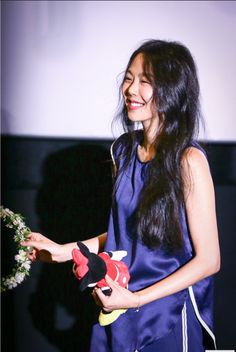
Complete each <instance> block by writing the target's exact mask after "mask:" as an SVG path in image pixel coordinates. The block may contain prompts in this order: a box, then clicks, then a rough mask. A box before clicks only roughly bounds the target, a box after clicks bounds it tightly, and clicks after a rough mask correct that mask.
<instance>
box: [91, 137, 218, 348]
mask: <svg viewBox="0 0 236 352" xmlns="http://www.w3.org/2000/svg"><path fill="white" fill-rule="evenodd" d="M126 138H127V134H123V135H122V136H121V137H119V138H118V139H117V140H116V141H115V142H114V143H113V145H112V148H111V152H112V158H113V161H115V164H116V167H117V172H118V174H119V171H120V170H121V168H122V166H123V162H124V160H123V158H122V152H123V150H124V148H125V146H124V145H125V139H126ZM139 144H140V132H136V140H135V145H134V153H133V157H132V160H131V162H130V163H129V165H128V166H127V168H126V169H125V172H124V173H123V174H122V177H121V178H120V182H119V183H118V187H117V191H116V196H115V202H114V205H113V206H112V209H111V214H110V219H109V226H108V234H107V240H106V244H105V249H104V250H105V251H109V250H110V251H114V250H126V251H127V256H126V257H124V258H123V259H122V261H124V262H125V263H126V264H127V266H128V268H129V272H130V277H131V279H130V282H129V287H128V288H129V290H130V291H139V290H142V289H144V288H145V287H148V286H150V285H153V284H154V283H156V282H158V281H159V280H161V279H163V278H165V277H166V276H168V275H170V274H171V273H173V272H174V271H176V270H177V269H178V268H180V267H181V266H183V265H184V264H185V263H187V262H188V261H189V260H190V259H191V258H192V256H193V248H192V245H191V240H190V235H189V230H188V226H187V220H186V214H185V211H184V209H183V211H182V219H181V220H182V226H183V234H184V246H183V248H182V249H181V250H179V251H176V252H174V254H173V252H172V253H169V252H167V250H166V249H163V248H161V247H160V248H158V249H149V248H148V247H146V246H145V245H143V243H142V242H141V241H140V239H139V238H138V236H137V234H136V232H135V220H134V212H135V209H136V208H137V204H138V202H139V196H140V192H141V190H142V187H143V184H144V180H145V169H146V167H148V162H141V161H140V160H139V158H138V155H137V147H138V145H139ZM192 145H193V146H195V147H197V148H200V147H199V146H198V144H197V143H196V142H193V144H192ZM186 302H188V304H189V302H191V305H192V306H193V308H194V312H195V314H196V316H197V319H198V320H199V321H200V323H201V325H202V327H203V329H204V330H205V331H206V332H207V333H208V334H209V335H210V337H211V340H213V345H215V337H214V334H213V332H212V328H213V317H212V312H213V306H212V304H213V280H212V277H208V278H205V279H203V280H201V281H199V282H198V283H196V284H194V285H193V286H191V287H189V288H188V289H185V290H182V291H180V292H177V293H175V294H172V295H169V296H166V297H164V298H161V299H158V300H155V301H154V302H151V303H148V304H146V305H144V306H142V307H141V308H140V310H139V311H138V312H137V310H136V309H128V310H127V312H126V313H125V314H122V315H121V316H120V317H119V318H118V319H117V320H116V321H115V322H113V323H112V324H110V325H108V326H106V327H101V326H100V325H99V324H96V325H95V326H94V327H93V332H92V338H91V347H90V351H91V352H131V351H132V352H133V351H141V350H142V349H144V348H145V347H146V346H149V345H151V344H152V343H154V342H155V341H158V340H159V339H161V338H163V337H165V336H168V334H169V333H170V332H171V331H172V330H173V329H174V327H175V326H176V324H177V322H178V321H179V320H180V317H181V314H182V315H183V311H184V308H185V306H186ZM186 338H187V337H186ZM183 351H184V349H183ZM186 351H187V349H186Z"/></svg>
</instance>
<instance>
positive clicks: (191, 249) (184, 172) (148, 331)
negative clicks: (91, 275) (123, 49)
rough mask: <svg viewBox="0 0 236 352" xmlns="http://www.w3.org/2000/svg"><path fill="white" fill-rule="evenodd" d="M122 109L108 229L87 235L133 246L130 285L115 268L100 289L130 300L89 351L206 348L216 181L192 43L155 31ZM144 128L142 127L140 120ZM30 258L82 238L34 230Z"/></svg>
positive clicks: (96, 334) (98, 246)
mask: <svg viewBox="0 0 236 352" xmlns="http://www.w3.org/2000/svg"><path fill="white" fill-rule="evenodd" d="M122 97H123V106H122V109H121V111H120V114H119V116H120V117H121V119H122V123H123V126H124V128H125V130H126V133H125V134H123V135H122V136H121V137H119V138H118V139H117V140H116V141H115V142H114V143H113V145H112V148H111V151H112V159H113V162H114V169H115V184H114V194H113V204H112V210H111V216H110V221H109V227H108V232H107V233H104V234H102V235H100V236H98V237H95V238H92V239H89V240H87V241H84V243H85V244H86V245H87V246H88V247H89V249H90V251H92V252H95V253H98V252H99V251H101V250H103V249H104V250H120V249H122V250H126V251H127V252H128V254H127V256H126V257H125V258H124V259H123V261H124V262H126V264H127V265H128V268H129V272H130V276H131V280H130V283H129V289H125V288H122V287H119V286H118V285H117V284H116V283H114V282H113V281H112V280H111V279H110V278H109V277H106V281H107V283H108V285H109V286H110V287H111V289H112V294H111V296H109V297H108V296H105V295H104V294H103V293H102V291H101V290H100V289H96V290H95V291H94V296H95V300H96V302H99V304H101V305H102V306H103V308H104V310H105V311H107V312H109V311H111V310H115V309H119V308H128V310H127V312H126V313H125V314H122V315H121V316H120V317H119V319H117V320H116V321H115V322H114V323H112V324H111V325H110V326H108V327H106V328H104V327H101V326H99V325H98V324H97V325H95V326H94V328H93V334H92V340H91V351H98V352H106V351H112V352H120V351H127V352H130V351H142V352H150V351H155V352H158V351H161V352H165V351H168V352H169V351H172V352H174V351H178V352H180V351H183V352H185V351H191V352H195V351H196V352H201V351H204V350H205V348H206V346H205V345H204V342H203V340H206V339H205V338H203V335H204V333H206V334H208V335H209V337H210V339H208V340H212V342H213V345H215V338H214V334H213V332H212V299H213V291H212V277H211V276H212V275H213V274H214V273H216V272H217V271H218V270H219V268H220V251H219V243H218V234H217V223H216V214H215V199H214V187H213V183H212V178H211V175H210V171H209V166H208V163H207V159H206V156H205V153H204V151H203V150H202V149H201V147H200V146H199V145H198V144H197V143H196V142H195V141H194V138H195V136H196V132H197V129H198V122H199V115H200V114H199V84H198V78H197V73H196V67H195V64H194V60H193V58H192V56H191V54H190V52H189V50H188V49H187V48H186V47H184V46H183V45H182V44H180V43H177V42H167V41H161V40H150V41H147V42H145V43H144V44H143V45H141V46H140V47H139V48H138V49H137V50H136V51H135V52H134V53H133V54H132V56H131V58H130V60H129V63H128V65H127V69H126V71H125V75H124V79H123V82H122ZM140 124H141V125H142V128H141V129H137V127H139V125H140ZM24 244H25V245H26V244H27V245H29V246H32V247H33V248H34V251H33V253H32V255H31V259H32V260H34V259H36V258H39V259H42V260H44V261H53V262H63V261H66V260H70V259H71V251H72V249H73V248H75V247H76V243H69V244H65V245H59V244H56V243H55V242H52V241H51V240H49V239H48V238H46V237H44V236H42V235H41V234H36V233H32V235H31V238H30V240H29V241H28V242H26V243H24Z"/></svg>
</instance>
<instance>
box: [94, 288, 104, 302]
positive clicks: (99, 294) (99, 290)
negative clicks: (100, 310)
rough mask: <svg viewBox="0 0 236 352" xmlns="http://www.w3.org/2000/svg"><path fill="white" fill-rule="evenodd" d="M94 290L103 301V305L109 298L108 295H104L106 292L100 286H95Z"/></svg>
mask: <svg viewBox="0 0 236 352" xmlns="http://www.w3.org/2000/svg"><path fill="white" fill-rule="evenodd" d="M94 291H95V293H96V295H97V297H98V298H99V300H100V302H101V303H102V305H104V303H105V302H106V300H107V296H106V295H104V293H103V292H102V290H101V289H100V288H95V290H94Z"/></svg>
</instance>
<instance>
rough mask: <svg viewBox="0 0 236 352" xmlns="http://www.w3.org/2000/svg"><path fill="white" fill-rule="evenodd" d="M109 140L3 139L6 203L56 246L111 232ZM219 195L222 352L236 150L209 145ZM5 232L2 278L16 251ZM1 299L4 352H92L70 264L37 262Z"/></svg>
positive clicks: (230, 315)
mask: <svg viewBox="0 0 236 352" xmlns="http://www.w3.org/2000/svg"><path fill="white" fill-rule="evenodd" d="M111 142H112V141H111V140H85V139H62V138H61V139H58V138H23V137H10V136H4V137H2V201H1V204H3V205H4V206H6V207H8V208H10V209H11V210H13V211H15V212H20V213H21V214H23V215H24V217H25V218H26V223H27V225H28V226H29V227H30V228H31V230H33V231H39V232H42V233H45V234H46V235H47V236H49V237H50V238H52V239H53V240H55V241H57V242H59V243H65V242H70V241H76V240H78V239H80V240H83V239H86V238H89V237H91V236H94V235H97V234H99V233H102V232H104V231H106V227H107V221H108V216H109V210H110V203H111V188H112V183H111V161H110V153H109V149H110V145H111ZM205 148H206V150H207V152H208V157H209V163H210V166H211V170H212V175H213V180H214V183H215V190H216V205H217V218H218V226H219V236H220V244H221V251H222V269H221V271H220V273H219V274H217V275H216V278H215V330H216V336H217V342H218V348H221V349H230V348H231V349H232V348H233V347H234V346H235V345H236V338H235V336H234V325H235V324H234V317H235V303H234V297H236V281H235V274H234V270H235V267H236V266H235V254H234V251H235V248H236V246H235V244H236V239H235V233H236V222H235V204H236V202H235V201H236V144H235V143H206V144H205ZM11 237H12V236H8V234H7V233H6V230H5V228H3V231H2V275H3V276H4V275H6V274H7V273H8V272H9V268H10V267H11V265H12V258H13V257H14V244H13V242H12V240H11ZM1 299H2V351H3V352H11V351H13V352H21V351H24V352H28V351H29V352H30V351H31V350H32V348H33V350H34V352H41V351H45V352H54V351H55V352H56V351H67V352H70V351H71V352H73V351H77V352H78V351H81V352H86V351H88V345H89V338H90V330H91V326H92V324H93V322H94V319H95V317H94V308H93V307H94V305H93V302H92V300H91V297H90V294H89V293H88V292H85V293H83V294H81V293H80V292H79V290H78V283H77V282H76V280H75V278H74V276H73V274H72V271H71V263H63V264H58V265H51V264H42V263H35V264H34V265H33V266H32V269H31V276H30V278H29V279H28V280H26V281H25V282H24V283H23V284H22V285H19V286H18V287H17V288H16V289H15V290H12V291H7V292H5V293H4V294H2V296H1Z"/></svg>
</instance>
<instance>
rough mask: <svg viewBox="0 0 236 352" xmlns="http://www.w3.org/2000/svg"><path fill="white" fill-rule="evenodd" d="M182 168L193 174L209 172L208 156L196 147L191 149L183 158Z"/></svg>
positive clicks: (187, 150)
mask: <svg viewBox="0 0 236 352" xmlns="http://www.w3.org/2000/svg"><path fill="white" fill-rule="evenodd" d="M182 167H183V169H184V170H189V169H190V170H191V172H193V173H195V172H196V173H198V172H199V171H201V170H202V171H203V170H205V171H207V172H209V164H208V161H207V158H206V155H205V154H204V153H203V152H202V151H201V150H200V149H198V148H196V147H189V148H187V149H186V150H185V152H184V154H183V157H182Z"/></svg>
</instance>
